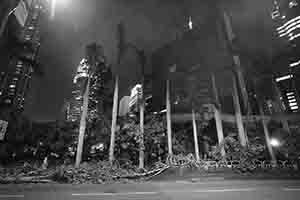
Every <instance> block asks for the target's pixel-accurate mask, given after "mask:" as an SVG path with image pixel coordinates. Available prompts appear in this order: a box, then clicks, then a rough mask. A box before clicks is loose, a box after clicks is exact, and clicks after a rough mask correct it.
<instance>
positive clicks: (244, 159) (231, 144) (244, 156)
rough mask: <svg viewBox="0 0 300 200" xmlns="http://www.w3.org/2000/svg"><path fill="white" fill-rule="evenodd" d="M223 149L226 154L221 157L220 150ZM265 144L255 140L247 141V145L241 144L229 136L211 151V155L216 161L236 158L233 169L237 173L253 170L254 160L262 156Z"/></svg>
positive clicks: (254, 167) (255, 166)
mask: <svg viewBox="0 0 300 200" xmlns="http://www.w3.org/2000/svg"><path fill="white" fill-rule="evenodd" d="M222 148H224V149H225V151H226V155H225V157H222V155H221V150H222ZM264 153H265V146H264V145H263V144H259V143H257V142H255V141H254V142H253V141H252V142H249V144H248V145H247V146H242V145H241V144H240V142H239V141H238V140H236V139H235V138H233V137H231V136H227V137H225V138H224V140H223V141H222V143H220V144H219V145H218V146H217V148H216V150H215V151H214V152H213V157H214V159H215V160H218V161H221V160H223V161H226V160H236V161H239V164H238V165H237V167H236V168H235V170H236V171H237V172H239V173H246V172H253V171H254V170H255V169H256V168H257V165H256V164H255V161H256V160H259V159H261V158H263V156H264Z"/></svg>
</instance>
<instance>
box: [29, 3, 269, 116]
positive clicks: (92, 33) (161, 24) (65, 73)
mask: <svg viewBox="0 0 300 200" xmlns="http://www.w3.org/2000/svg"><path fill="white" fill-rule="evenodd" d="M67 1H69V2H70V4H69V5H68V6H65V7H64V6H61V7H60V8H58V9H57V13H56V18H55V19H54V20H52V21H50V20H49V21H43V25H42V47H41V52H40V59H41V62H42V64H43V66H44V71H45V76H44V77H40V78H38V77H35V78H34V79H33V81H32V88H31V91H30V94H29V97H28V99H27V103H28V104H27V105H26V114H28V115H29V116H30V117H31V118H33V119H35V120H54V119H57V118H59V116H60V114H61V111H62V107H63V103H64V99H67V98H68V97H70V94H71V87H72V77H73V76H74V74H75V72H76V68H77V66H78V64H79V62H80V60H81V59H82V57H83V55H84V51H83V50H84V46H85V45H86V44H88V43H90V42H93V41H96V42H98V43H99V44H101V45H103V47H104V51H105V54H106V56H107V58H108V61H109V63H110V64H115V63H116V55H117V49H116V47H117V40H116V29H117V24H118V23H119V22H120V21H123V22H124V24H125V27H126V40H127V41H129V42H132V43H134V44H136V46H138V47H139V48H141V49H145V50H146V52H147V53H148V54H149V53H150V52H151V51H153V50H154V49H156V48H158V47H160V46H161V45H163V44H166V43H167V42H169V41H171V40H173V39H174V38H175V35H176V32H177V31H179V30H181V29H183V28H184V25H185V24H186V23H187V20H188V16H192V19H193V21H194V23H195V24H201V23H203V20H209V19H210V18H209V14H210V13H209V9H208V5H209V4H211V3H212V0H201V1H199V0H67ZM225 2H226V6H227V7H228V9H229V10H230V12H231V13H232V18H233V23H234V28H235V30H236V31H237V33H238V35H240V38H241V41H242V42H243V43H244V44H246V45H247V46H248V47H249V48H250V49H254V50H257V49H259V50H262V51H266V50H267V49H272V48H269V47H271V46H272V42H270V39H271V37H270V34H271V28H272V27H271V25H272V24H271V17H270V11H271V2H272V1H271V0H227V1H225ZM134 63H135V61H132V65H134ZM113 66H114V65H113ZM123 70H125V71H126V69H123ZM127 71H128V70H127Z"/></svg>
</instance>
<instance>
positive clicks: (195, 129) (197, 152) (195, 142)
mask: <svg viewBox="0 0 300 200" xmlns="http://www.w3.org/2000/svg"><path fill="white" fill-rule="evenodd" d="M192 117H193V135H194V145H195V154H196V159H197V161H199V160H200V156H199V144H198V133H197V124H196V116H195V110H194V109H192Z"/></svg>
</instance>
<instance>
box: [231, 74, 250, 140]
mask: <svg viewBox="0 0 300 200" xmlns="http://www.w3.org/2000/svg"><path fill="white" fill-rule="evenodd" d="M232 80H233V94H232V96H233V103H234V110H235V117H236V123H237V127H238V132H239V139H240V143H241V145H242V146H246V144H247V141H246V136H245V129H244V124H243V118H242V112H241V108H240V100H239V94H238V90H237V86H236V80H235V76H234V75H233V76H232Z"/></svg>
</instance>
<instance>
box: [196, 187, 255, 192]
mask: <svg viewBox="0 0 300 200" xmlns="http://www.w3.org/2000/svg"><path fill="white" fill-rule="evenodd" d="M254 190H256V189H255V188H231V189H212V190H196V191H194V192H202V193H205V192H248V191H254ZM192 192H193V191H192Z"/></svg>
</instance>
